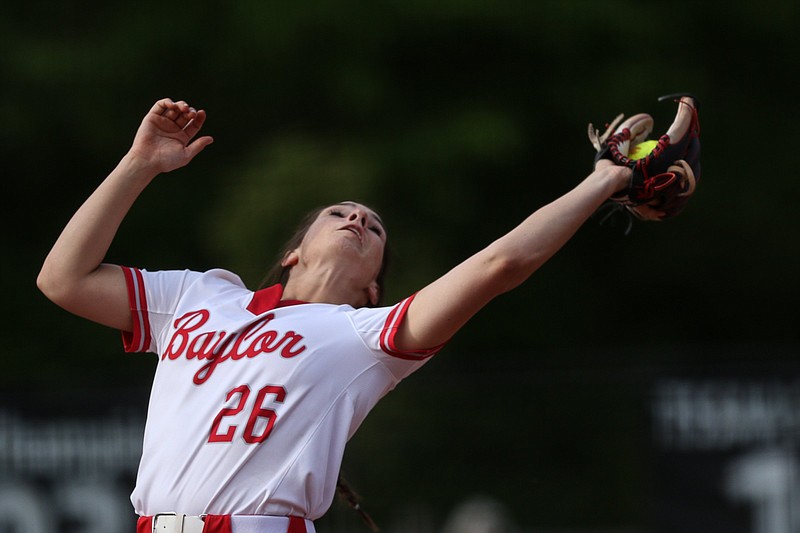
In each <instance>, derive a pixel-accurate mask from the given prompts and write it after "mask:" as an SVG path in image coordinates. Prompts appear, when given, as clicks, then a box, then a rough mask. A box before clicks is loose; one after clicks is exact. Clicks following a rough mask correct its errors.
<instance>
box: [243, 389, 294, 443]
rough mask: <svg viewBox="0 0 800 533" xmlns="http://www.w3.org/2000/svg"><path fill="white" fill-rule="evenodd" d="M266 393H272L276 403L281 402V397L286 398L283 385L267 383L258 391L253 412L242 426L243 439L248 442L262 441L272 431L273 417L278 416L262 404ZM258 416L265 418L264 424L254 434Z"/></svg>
mask: <svg viewBox="0 0 800 533" xmlns="http://www.w3.org/2000/svg"><path fill="white" fill-rule="evenodd" d="M267 394H274V395H275V401H276V402H278V403H283V399H284V398H286V389H284V388H283V387H276V386H273V385H267V386H266V387H264V388H263V389H261V390H260V391H258V396H256V404H255V406H254V408H253V412H251V413H250V418H249V419H248V420H247V425H246V426H245V427H244V435H243V436H244V441H245V442H247V443H248V444H258V443H260V442H264V440H266V438H267V437H269V434H270V432H271V431H272V426H274V425H275V419H276V418H277V417H278V415H277V414H276V413H275V411H273V410H272V409H265V408H264V405H263V404H264V398H265V397H266V395H267ZM259 418H264V419H266V426H265V427H264V429H263V430H261V433H260V434H259V435H256V434H255V429H256V424H257V423H258V419H259Z"/></svg>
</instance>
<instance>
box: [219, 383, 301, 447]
mask: <svg viewBox="0 0 800 533" xmlns="http://www.w3.org/2000/svg"><path fill="white" fill-rule="evenodd" d="M237 394H238V395H239V399H238V401H237V402H236V405H235V406H233V407H224V408H222V409H220V411H219V413H217V416H215V417H214V422H213V423H212V424H211V433H210V434H209V436H208V442H233V436H234V435H235V433H236V429H237V428H238V426H237V425H235V424H230V425H229V426H228V430H227V431H226V432H225V433H222V434H220V432H219V431H220V429H219V426H220V424H221V423H222V419H223V418H225V417H235V416H236V415H238V414H239V413H241V412H242V410H243V409H244V408H245V405H246V403H247V399H248V398H249V397H250V387H248V386H247V385H239V386H238V387H236V388H234V389H231V391H230V392H228V395H227V396H226V397H225V402H226V403H227V402H230V401H231V398H233V397H234V396H235V395H237ZM268 394H271V395H273V396H274V400H273V401H274V402H276V403H283V400H284V398H286V389H284V388H283V387H279V386H276V385H267V386H266V387H263V388H262V389H261V390H259V391H258V394H257V395H256V400H255V402H254V405H253V407H252V411H251V412H250V417H249V418H248V419H247V424H246V425H245V427H244V433H243V435H242V438H243V439H244V441H245V442H247V443H248V444H259V443H261V442H264V441H265V440H266V439H267V438H268V437H269V434H270V433H271V432H272V428H273V427H274V426H275V420H276V419H277V418H278V415H277V413H276V412H275V411H274V410H272V409H267V408H266V407H265V406H264V400H265V399H266V397H267V395H268ZM260 419H264V421H262V422H259V420H260ZM257 426H258V429H259V431H258V433H256V429H257Z"/></svg>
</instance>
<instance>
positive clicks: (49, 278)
mask: <svg viewBox="0 0 800 533" xmlns="http://www.w3.org/2000/svg"><path fill="white" fill-rule="evenodd" d="M36 287H37V288H38V289H39V290H40V291H41V292H42V294H44V295H45V296H46V297H47V299H48V300H50V301H53V302H56V301H57V300H58V287H59V284H58V282H57V281H56V280H55V279H54V276H53V275H52V274H51V273H50V272H49V270H48V268H47V265H45V266H43V267H42V269H41V270H40V271H39V275H38V276H37V277H36Z"/></svg>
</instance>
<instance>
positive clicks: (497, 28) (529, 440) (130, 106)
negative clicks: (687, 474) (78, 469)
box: [0, 0, 800, 530]
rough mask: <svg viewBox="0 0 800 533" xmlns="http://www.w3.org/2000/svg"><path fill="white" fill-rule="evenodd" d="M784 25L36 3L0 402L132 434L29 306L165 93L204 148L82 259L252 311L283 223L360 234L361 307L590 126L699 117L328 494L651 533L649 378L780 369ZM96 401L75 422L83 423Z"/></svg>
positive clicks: (49, 316)
mask: <svg viewBox="0 0 800 533" xmlns="http://www.w3.org/2000/svg"><path fill="white" fill-rule="evenodd" d="M798 11H800V7H798V3H797V2H794V1H792V0H762V1H760V2H757V3H754V2H744V1H739V2H726V3H721V2H720V3H718V2H706V3H701V2H689V1H675V2H632V1H608V2H594V1H582V0H563V1H539V2H532V1H507V0H502V1H494V2H486V1H473V0H460V1H457V2H454V1H439V2H436V1H432V0H429V1H418V0H405V1H403V2H397V1H376V2H356V1H350V0H336V1H308V2H296V3H286V2H270V1H256V0H242V1H236V2H216V1H210V0H197V1H195V2H192V3H186V4H180V3H165V2H153V1H141V2H129V3H128V2H126V3H122V2H107V3H102V4H101V3H97V4H95V3H83V2H72V1H67V2H63V1H62V2H44V1H32V2H27V3H24V4H22V3H18V4H17V5H15V6H5V7H4V8H3V12H2V14H0V49H1V50H2V54H0V118H1V119H2V122H1V123H0V156H1V157H2V162H3V165H2V166H3V169H2V173H3V182H4V184H3V188H4V190H5V194H4V197H5V199H6V201H5V205H4V208H3V209H2V216H3V224H2V235H3V247H4V249H5V250H6V255H5V260H4V261H3V272H4V275H3V276H2V280H3V281H2V283H3V288H2V290H3V292H4V293H5V294H6V295H7V296H6V301H7V302H9V304H10V305H9V307H8V308H7V309H6V312H5V316H6V325H5V326H4V327H3V339H2V345H3V347H4V355H5V357H4V371H3V372H2V373H1V375H0V380H2V398H1V399H2V402H3V403H2V406H3V407H4V408H6V409H17V410H21V411H25V410H31V411H35V412H42V411H48V410H54V409H56V407H57V408H58V409H63V410H65V412H69V413H72V414H73V415H79V414H80V412H76V410H77V411H82V410H90V409H91V406H94V407H95V408H97V409H98V410H101V408H102V407H108V406H109V405H112V404H115V403H119V404H123V405H128V404H130V405H133V406H135V407H138V408H139V409H141V410H142V411H143V410H144V408H145V405H146V397H147V392H148V389H149V384H150V377H151V375H152V372H153V367H154V360H153V358H151V357H147V356H131V355H124V354H123V353H122V348H121V344H120V342H119V338H118V333H116V332H114V331H110V330H107V329H104V328H102V327H99V326H95V325H93V324H89V323H85V322H84V321H82V320H80V319H78V318H76V317H73V316H71V315H68V314H67V313H65V312H63V311H61V310H60V309H58V308H56V307H55V306H53V305H52V304H50V303H49V302H47V301H46V300H45V298H44V297H43V296H41V295H40V294H39V293H38V291H37V290H36V287H35V278H36V274H37V273H38V269H39V266H40V264H41V262H42V260H43V259H44V257H45V255H46V254H47V251H48V250H49V247H50V246H51V245H52V243H53V242H54V240H55V239H56V237H57V236H58V234H59V232H60V230H61V228H62V227H63V226H64V224H65V223H66V222H67V220H68V219H69V217H70V216H71V214H72V213H73V212H74V211H75V209H77V207H78V206H79V205H80V203H81V202H82V201H83V199H84V198H85V197H86V196H87V195H88V194H89V193H90V192H91V191H92V190H93V189H94V188H95V187H96V186H97V185H98V183H99V182H100V181H101V180H102V178H103V177H104V176H105V175H106V174H107V173H108V172H109V171H110V170H111V169H112V168H113V167H114V165H115V164H116V162H117V161H118V160H119V158H120V157H121V156H122V155H123V154H124V153H125V151H126V150H127V148H128V146H129V144H130V141H131V140H132V138H133V134H134V132H135V130H136V128H137V127H138V124H139V122H140V120H141V117H142V116H143V115H144V113H145V112H146V111H147V110H148V109H149V107H150V106H151V105H152V103H153V102H154V101H155V100H157V99H159V98H162V97H165V96H168V97H171V98H174V99H185V100H187V101H188V102H189V103H190V104H192V105H194V106H196V107H198V108H204V109H206V110H207V111H208V115H209V118H208V121H207V124H206V127H205V133H208V134H210V135H213V136H214V137H215V143H214V144H213V145H212V146H211V147H209V148H208V149H207V150H206V151H205V152H204V153H202V154H201V155H200V156H199V157H198V158H197V159H196V160H195V161H194V162H193V163H192V164H191V165H190V166H189V167H187V168H184V169H181V170H179V171H176V172H174V173H172V174H169V175H164V176H161V177H160V178H159V179H157V181H156V182H154V183H153V185H152V186H151V187H150V188H149V189H148V190H147V191H146V192H145V194H144V195H143V196H142V197H141V198H140V200H139V202H138V203H137V204H136V206H135V207H134V209H133V211H132V212H131V213H130V215H129V216H128V218H127V219H126V221H125V223H124V225H123V227H122V229H121V230H120V233H119V234H118V238H117V239H116V241H115V243H114V246H113V247H112V250H111V251H110V254H109V257H108V259H109V261H112V262H117V263H122V264H129V265H135V266H140V267H143V268H148V269H153V270H155V269H167V268H191V269H195V270H202V269H208V268H213V267H222V268H227V269H229V270H233V271H235V272H237V273H239V274H240V275H241V276H242V278H243V279H244V280H245V282H246V283H248V284H249V285H251V286H252V287H254V288H255V287H256V286H257V285H258V284H259V282H260V280H261V277H262V275H263V273H264V272H265V270H266V269H267V267H268V266H269V265H270V264H271V263H272V261H273V260H274V254H275V253H276V252H277V251H278V249H279V247H280V245H281V244H282V243H283V239H284V238H285V237H287V236H288V234H289V232H290V230H291V229H292V228H293V227H294V225H295V223H296V222H298V221H299V219H300V217H301V215H302V214H304V213H305V212H306V211H307V210H309V209H311V208H313V207H316V206H317V205H321V204H325V203H330V202H335V201H339V200H343V199H353V200H358V201H362V202H365V203H367V204H369V205H370V206H372V207H374V208H375V209H376V210H377V211H378V212H379V213H381V216H382V218H383V219H384V221H385V222H386V224H387V226H388V228H389V235H390V239H391V243H392V249H393V261H392V266H391V271H390V273H389V278H388V286H387V292H388V300H389V301H395V300H397V299H399V298H402V297H403V296H405V295H408V294H409V293H411V292H412V291H414V290H416V289H418V288H420V287H421V286H423V285H424V284H425V283H427V282H428V281H430V280H432V279H434V278H435V277H436V276H438V275H440V274H442V273H444V272H445V271H446V270H447V269H449V268H450V267H452V266H454V265H455V264H456V263H457V262H459V261H460V260H461V259H463V258H465V257H467V256H468V255H469V254H471V253H473V252H475V251H477V250H479V249H480V248H482V247H483V246H485V245H487V244H488V243H489V242H491V240H492V239H494V238H496V237H498V236H499V235H501V234H502V233H504V232H505V231H507V230H509V229H511V228H512V227H513V226H514V225H515V224H516V223H517V222H519V221H520V220H521V219H522V218H524V217H525V216H526V215H527V214H528V213H530V212H531V211H533V210H535V209H536V208H538V207H539V206H541V205H543V204H544V203H546V202H548V201H550V200H552V199H554V198H555V197H556V196H558V195H560V194H561V193H563V192H566V191H567V190H568V189H569V188H571V187H572V186H573V185H574V184H576V183H577V182H578V181H579V180H580V179H581V178H582V177H584V176H585V175H586V174H587V173H588V171H589V169H590V168H591V161H592V157H593V149H592V147H591V146H590V144H589V142H588V140H587V138H586V126H587V123H589V122H593V123H594V124H596V125H600V124H603V123H605V122H608V121H609V120H610V119H612V118H613V117H614V116H615V115H616V114H617V113H620V112H624V113H626V114H627V115H631V114H634V113H637V112H647V113H650V114H652V115H653V117H654V119H655V123H656V130H657V131H658V132H661V131H665V130H666V128H667V127H668V126H669V124H670V123H671V121H672V119H673V117H674V114H675V111H676V106H675V105H674V104H673V103H670V102H665V103H659V102H657V97H658V96H660V95H662V94H667V93H672V92H677V91H690V92H692V93H694V94H696V95H697V96H698V97H699V100H700V104H701V109H700V118H701V125H702V136H701V138H702V142H703V176H702V180H701V183H700V186H699V189H698V191H697V194H696V196H695V197H694V198H693V200H692V202H691V203H690V204H689V207H688V208H687V210H686V211H685V212H684V213H683V214H682V215H681V216H680V217H678V218H676V219H673V220H670V221H668V222H665V223H650V224H643V223H637V224H636V225H635V226H634V228H633V230H632V231H631V233H630V234H629V235H628V236H624V235H623V234H622V230H621V228H620V227H619V226H615V225H614V224H611V225H600V224H599V221H598V220H596V219H594V220H591V221H589V222H588V223H587V224H586V225H585V226H584V228H582V229H581V231H580V232H579V234H578V235H577V236H576V237H575V238H574V239H573V241H571V242H570V243H569V244H568V245H567V246H566V247H565V248H564V249H563V250H562V251H561V252H560V253H559V254H558V255H557V256H556V257H555V258H554V259H553V260H552V261H551V262H550V263H548V264H547V265H545V266H544V267H543V268H542V269H541V270H540V271H539V272H537V273H536V274H535V275H534V277H533V278H532V279H531V280H529V281H528V282H527V283H526V284H524V285H523V286H522V287H520V288H519V289H517V290H516V291H514V292H512V293H510V294H507V295H505V296H503V297H501V298H499V299H498V300H497V301H496V302H493V303H492V304H491V305H490V306H489V307H487V308H486V309H485V310H484V311H483V312H482V313H481V314H479V315H478V316H477V317H476V318H475V320H474V321H473V322H472V323H471V324H470V325H469V326H468V327H467V328H466V329H465V330H464V331H463V332H462V333H461V334H460V335H459V336H458V337H457V338H456V339H454V341H453V342H452V343H451V344H450V345H449V346H448V347H447V348H446V349H445V350H444V351H443V352H442V353H441V354H440V355H439V356H437V357H436V358H435V359H434V360H433V361H431V362H430V363H429V364H428V365H427V366H426V367H425V368H424V369H423V370H421V371H420V372H419V373H418V374H416V375H414V376H413V377H411V378H410V379H408V380H407V381H406V382H405V383H403V384H402V385H401V386H400V387H398V389H397V390H396V391H395V392H393V393H392V394H390V395H389V396H388V397H387V398H386V399H385V400H384V401H383V403H382V404H379V406H378V407H377V409H376V410H375V411H374V412H373V413H372V414H371V415H370V417H369V418H368V419H367V421H366V423H365V424H364V426H363V427H362V428H361V430H360V432H359V434H357V436H356V437H355V438H354V439H353V441H352V442H351V443H350V446H349V449H348V453H347V456H346V458H345V472H346V474H347V475H348V477H349V478H350V480H351V481H352V482H353V484H354V485H355V486H356V487H357V490H358V491H359V492H361V493H362V494H363V496H365V499H366V501H365V505H366V506H367V507H368V508H369V509H370V510H371V512H372V514H373V515H375V517H376V519H377V520H378V521H379V522H381V521H383V522H391V521H392V520H393V519H394V517H395V516H396V515H397V514H399V513H400V512H401V509H402V508H404V507H415V508H422V509H428V510H429V513H430V514H431V515H432V516H433V517H434V520H440V519H441V517H443V516H445V515H446V514H447V513H448V512H449V510H450V509H452V508H453V506H454V505H456V503H457V502H460V501H463V500H464V499H465V498H468V497H470V496H471V495H474V494H485V495H488V496H491V497H493V498H495V499H497V500H499V501H501V502H502V503H503V504H504V505H505V506H506V508H507V509H508V510H509V512H510V514H511V515H512V517H513V521H514V522H515V523H516V524H519V526H520V527H527V528H537V527H538V528H553V529H559V528H586V529H589V528H595V529H602V528H606V529H613V528H617V529H619V528H623V529H624V528H631V529H628V530H634V529H635V530H646V529H647V528H648V527H650V521H651V505H652V498H651V494H652V490H653V487H654V485H656V484H657V479H654V478H653V476H652V475H651V468H650V464H651V463H650V461H649V454H650V444H649V439H650V434H649V431H650V430H649V427H648V391H649V387H650V385H651V383H652V381H653V379H655V378H656V377H657V376H658V375H660V374H662V373H665V372H666V373H668V372H672V371H676V370H686V369H693V370H700V371H713V369H715V368H721V367H729V366H731V365H740V364H774V363H788V362H793V361H796V359H797V356H798V347H799V346H800V342H799V341H800V339H799V338H798V337H799V336H798V311H797V299H798V296H800V291H798V273H799V272H800V269H799V268H798V267H800V264H799V263H800V249H799V248H800V246H799V245H798V237H797V232H798V229H800V221H799V220H798V215H797V207H796V205H797V201H796V200H797V198H798V196H800V194H799V193H800V185H798V178H797V169H796V164H797V151H798V148H797V147H798V140H800V139H799V137H800V134H799V133H798V131H799V130H798V127H797V119H798V118H799V115H800V114H799V113H798V111H797V109H798V91H797V81H796V74H797V71H798V59H797V58H798V57H800V38H798V35H800V32H799V31H798V29H799V28H800V26H799V25H798V23H799V22H800V18H799V17H798ZM95 404H102V405H95Z"/></svg>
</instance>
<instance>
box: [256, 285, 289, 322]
mask: <svg viewBox="0 0 800 533" xmlns="http://www.w3.org/2000/svg"><path fill="white" fill-rule="evenodd" d="M282 295H283V287H282V286H280V285H273V286H271V287H267V288H266V289H261V290H260V291H256V292H254V293H253V299H252V300H250V303H249V304H247V310H248V311H250V312H251V313H253V314H254V315H262V314H264V313H266V312H267V311H272V310H273V309H275V308H276V307H278V304H279V303H280V301H281V296H282Z"/></svg>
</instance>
